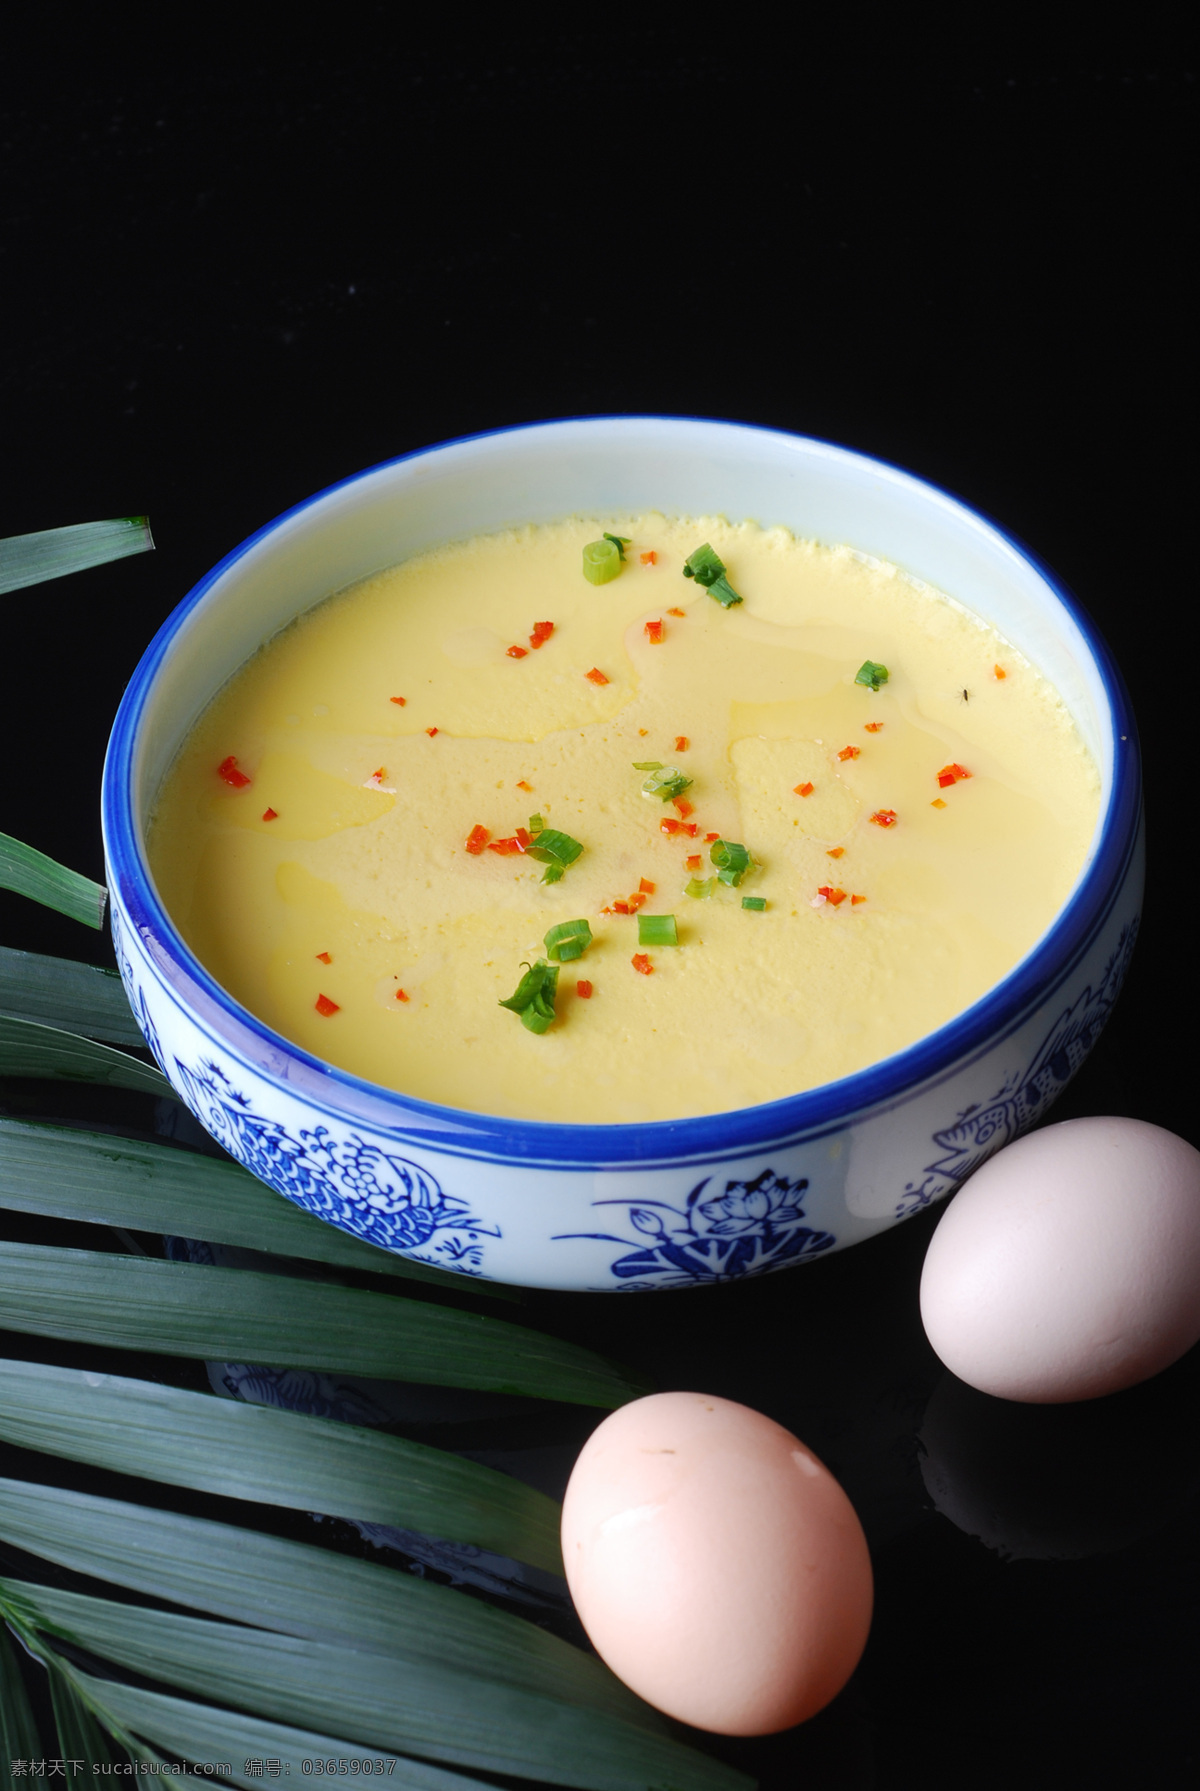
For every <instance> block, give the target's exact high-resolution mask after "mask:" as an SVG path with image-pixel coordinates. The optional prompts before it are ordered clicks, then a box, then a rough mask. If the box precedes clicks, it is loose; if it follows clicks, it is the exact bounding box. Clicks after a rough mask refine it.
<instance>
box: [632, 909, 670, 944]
mask: <svg viewBox="0 0 1200 1791" xmlns="http://www.w3.org/2000/svg"><path fill="white" fill-rule="evenodd" d="M637 923H638V944H639V945H678V944H679V930H678V928H677V927H676V925H675V916H674V915H673V914H639V915H638V917H637Z"/></svg>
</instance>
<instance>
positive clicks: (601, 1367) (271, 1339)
mask: <svg viewBox="0 0 1200 1791" xmlns="http://www.w3.org/2000/svg"><path fill="white" fill-rule="evenodd" d="M0 1326H4V1327H7V1328H8V1329H10V1330H14V1331H28V1332H31V1333H33V1334H34V1335H35V1336H39V1337H71V1338H75V1339H77V1340H78V1341H79V1342H83V1343H97V1344H103V1345H104V1346H105V1347H107V1348H110V1349H137V1350H153V1351H160V1352H162V1353H164V1354H166V1355H174V1356H198V1357H200V1358H202V1359H206V1360H207V1359H212V1358H214V1357H215V1358H217V1359H221V1360H227V1361H228V1360H232V1361H236V1362H265V1363H270V1364H271V1365H272V1366H274V1367H294V1368H309V1369H314V1370H326V1371H330V1372H333V1373H338V1374H361V1375H369V1376H372V1377H375V1378H377V1379H382V1380H405V1381H419V1382H423V1383H425V1384H428V1385H434V1386H444V1387H445V1386H449V1387H479V1388H482V1389H485V1390H487V1391H489V1392H493V1393H517V1394H523V1395H525V1396H526V1397H527V1398H530V1399H561V1400H568V1401H571V1402H573V1403H575V1404H578V1405H597V1406H605V1407H610V1408H611V1407H613V1406H618V1405H622V1404H623V1403H624V1402H625V1401H626V1400H628V1399H631V1398H634V1397H636V1396H637V1395H638V1394H640V1393H643V1392H645V1391H646V1386H645V1383H643V1382H641V1381H639V1380H636V1379H635V1378H634V1377H633V1376H631V1375H629V1374H627V1373H625V1372H624V1371H622V1370H620V1369H618V1368H615V1367H613V1366H612V1365H611V1364H610V1363H608V1362H606V1361H605V1360H604V1359H603V1358H602V1357H600V1356H597V1355H594V1354H593V1353H592V1352H591V1351H590V1350H586V1349H583V1348H581V1347H580V1346H579V1345H577V1344H573V1343H563V1342H560V1341H559V1340H558V1339H556V1338H553V1337H545V1336H543V1335H542V1334H541V1333H540V1332H537V1331H527V1330H525V1329H524V1328H523V1327H521V1326H519V1325H514V1324H510V1323H509V1322H508V1320H507V1319H500V1318H492V1317H491V1316H489V1315H485V1314H482V1313H478V1312H460V1311H458V1310H455V1309H453V1308H451V1307H449V1306H442V1305H438V1304H435V1303H434V1302H432V1301H427V1300H409V1299H403V1298H401V1297H399V1296H398V1295H395V1294H392V1293H374V1292H371V1291H366V1290H363V1289H360V1288H353V1287H340V1286H336V1285H333V1284H331V1283H328V1282H322V1281H298V1280H296V1279H295V1278H294V1277H292V1276H289V1275H269V1274H264V1273H262V1272H260V1271H258V1270H254V1269H223V1268H206V1267H202V1266H200V1265H198V1264H193V1263H184V1262H161V1261H158V1260H157V1259H154V1258H150V1257H144V1256H115V1255H102V1254H100V1253H99V1252H98V1251H93V1250H66V1249H61V1248H59V1247H56V1246H53V1245H41V1244H14V1243H4V1242H0Z"/></svg>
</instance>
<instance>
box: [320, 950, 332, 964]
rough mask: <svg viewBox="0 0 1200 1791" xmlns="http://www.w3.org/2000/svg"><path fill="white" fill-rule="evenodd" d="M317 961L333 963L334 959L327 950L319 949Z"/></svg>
mask: <svg viewBox="0 0 1200 1791" xmlns="http://www.w3.org/2000/svg"><path fill="white" fill-rule="evenodd" d="M317 962H318V964H332V963H333V959H332V958H331V957H330V955H329V953H328V952H327V951H319V952H318V953H317Z"/></svg>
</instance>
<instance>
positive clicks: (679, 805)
mask: <svg viewBox="0 0 1200 1791" xmlns="http://www.w3.org/2000/svg"><path fill="white" fill-rule="evenodd" d="M671 807H672V808H673V809H674V810H675V813H676V814H677V815H678V816H679V819H680V820H681V821H686V820H687V818H688V816H689V815H694V814H695V812H696V804H695V803H694V802H689V801H688V799H687V797H686V796H672V798H671Z"/></svg>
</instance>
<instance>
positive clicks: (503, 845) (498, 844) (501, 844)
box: [488, 828, 525, 858]
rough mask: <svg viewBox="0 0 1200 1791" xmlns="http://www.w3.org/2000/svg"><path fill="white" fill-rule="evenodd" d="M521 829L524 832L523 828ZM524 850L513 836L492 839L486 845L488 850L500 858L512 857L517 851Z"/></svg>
mask: <svg viewBox="0 0 1200 1791" xmlns="http://www.w3.org/2000/svg"><path fill="white" fill-rule="evenodd" d="M521 831H522V832H524V828H522V830H521ZM524 850H525V848H524V846H523V845H522V844H521V842H520V840H519V839H517V838H516V837H515V836H513V837H510V838H509V839H506V840H492V841H491V843H490V844H489V846H488V851H489V852H496V853H498V854H499V856H500V857H501V858H513V857H515V856H516V854H517V853H518V852H523V851H524Z"/></svg>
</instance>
